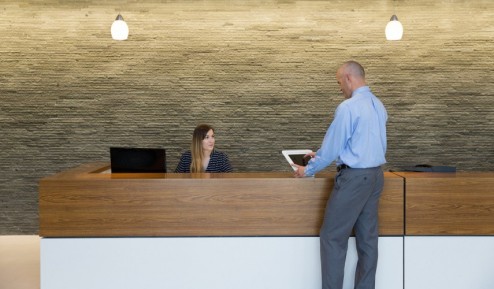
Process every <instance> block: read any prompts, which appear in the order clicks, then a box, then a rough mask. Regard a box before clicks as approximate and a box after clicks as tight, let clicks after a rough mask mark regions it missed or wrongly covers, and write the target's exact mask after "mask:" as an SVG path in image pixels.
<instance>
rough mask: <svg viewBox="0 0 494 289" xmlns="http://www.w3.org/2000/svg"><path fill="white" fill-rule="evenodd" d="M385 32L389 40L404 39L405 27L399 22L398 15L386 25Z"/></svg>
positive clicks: (392, 17)
mask: <svg viewBox="0 0 494 289" xmlns="http://www.w3.org/2000/svg"><path fill="white" fill-rule="evenodd" d="M385 32H386V39H387V40H401V38H402V37H403V25H401V23H400V21H398V17H396V15H393V16H391V19H390V20H389V22H388V24H387V25H386V30H385Z"/></svg>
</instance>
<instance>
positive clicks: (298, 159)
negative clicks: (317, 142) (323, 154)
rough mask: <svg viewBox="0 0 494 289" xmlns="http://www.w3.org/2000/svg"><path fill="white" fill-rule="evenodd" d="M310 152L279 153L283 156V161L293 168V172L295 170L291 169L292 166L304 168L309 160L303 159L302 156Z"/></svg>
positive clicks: (284, 151)
mask: <svg viewBox="0 0 494 289" xmlns="http://www.w3.org/2000/svg"><path fill="white" fill-rule="evenodd" d="M311 152H312V151H311V150H283V151H281V153H282V154H283V155H284V156H285V159H286V160H287V162H288V163H289V164H290V166H291V167H292V168H293V170H294V171H296V170H297V169H296V168H295V167H293V166H292V165H293V164H297V165H299V166H306V165H307V163H308V162H309V160H310V158H309V157H307V158H304V156H305V155H306V154H308V153H311Z"/></svg>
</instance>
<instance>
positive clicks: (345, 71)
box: [336, 61, 366, 98]
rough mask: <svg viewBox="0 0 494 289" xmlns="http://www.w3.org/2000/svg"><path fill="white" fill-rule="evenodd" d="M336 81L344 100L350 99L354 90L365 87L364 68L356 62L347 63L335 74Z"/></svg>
mask: <svg viewBox="0 0 494 289" xmlns="http://www.w3.org/2000/svg"><path fill="white" fill-rule="evenodd" d="M336 80H337V81H338V84H339V85H340V89H341V92H342V93H343V95H344V96H345V98H350V97H352V93H353V91H354V90H355V89H357V88H359V87H362V86H365V85H366V84H365V71H364V68H363V67H362V65H360V63H358V62H356V61H347V62H345V63H343V64H342V65H341V66H340V68H339V69H338V71H337V72H336Z"/></svg>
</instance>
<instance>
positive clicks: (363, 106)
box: [305, 86, 388, 176]
mask: <svg viewBox="0 0 494 289" xmlns="http://www.w3.org/2000/svg"><path fill="white" fill-rule="evenodd" d="M387 120H388V114H387V112H386V109H385V108H384V105H383V104H382V102H381V101H380V100H379V99H378V98H377V97H376V96H375V95H374V94H372V92H371V91H370V88H369V87H368V86H362V87H359V88H358V89H356V90H354V91H353V93H352V97H350V98H348V99H346V100H344V101H343V102H342V103H341V104H340V105H338V107H337V108H336V112H335V117H334V120H333V122H332V123H331V125H330V126H329V129H328V131H327V132H326V135H325V136H324V140H323V142H322V145H321V148H320V149H319V150H318V151H317V152H316V155H315V157H314V158H312V160H310V162H309V163H308V164H307V167H306V168H305V175H306V176H312V175H314V174H315V173H317V172H319V171H321V170H322V169H324V168H325V167H327V166H329V165H330V164H331V163H332V162H333V161H336V165H341V164H346V165H348V166H350V167H351V168H372V167H378V166H380V165H382V164H385V163H386V158H385V154H386V146H387V143H386V121H387Z"/></svg>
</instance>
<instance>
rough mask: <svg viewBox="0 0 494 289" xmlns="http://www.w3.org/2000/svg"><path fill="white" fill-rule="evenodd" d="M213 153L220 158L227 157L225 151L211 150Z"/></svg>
mask: <svg viewBox="0 0 494 289" xmlns="http://www.w3.org/2000/svg"><path fill="white" fill-rule="evenodd" d="M213 155H215V156H217V157H221V158H227V157H228V155H227V154H226V153H225V152H222V151H219V150H213Z"/></svg>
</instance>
